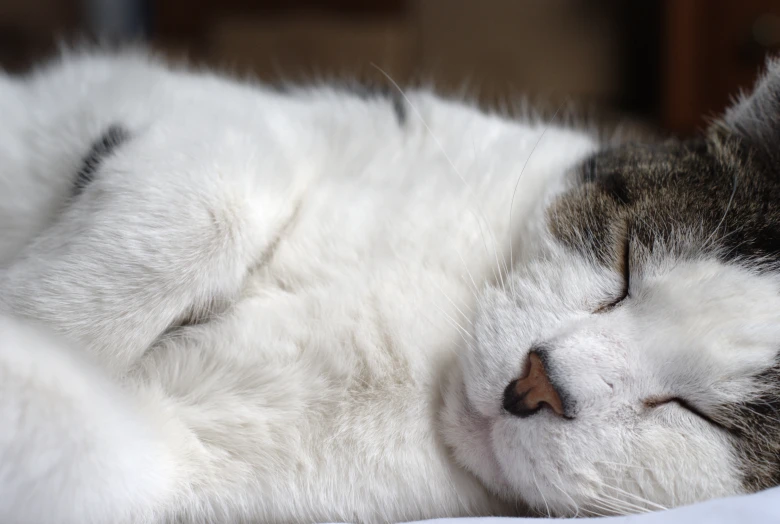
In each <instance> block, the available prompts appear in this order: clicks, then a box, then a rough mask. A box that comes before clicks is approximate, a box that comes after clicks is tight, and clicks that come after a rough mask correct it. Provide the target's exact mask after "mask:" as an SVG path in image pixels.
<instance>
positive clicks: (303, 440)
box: [0, 54, 778, 523]
mask: <svg viewBox="0 0 780 524" xmlns="http://www.w3.org/2000/svg"><path fill="white" fill-rule="evenodd" d="M405 96H408V105H407V113H408V115H407V121H406V122H405V123H403V124H399V122H398V121H397V119H396V117H395V115H394V114H393V110H392V105H391V103H390V102H389V101H388V100H387V99H384V98H381V97H377V98H368V99H361V98H359V97H354V96H351V95H348V94H345V93H343V92H339V91H338V90H335V89H332V88H328V87H322V88H318V89H313V90H302V91H300V92H297V93H294V94H280V93H277V92H274V91H271V90H268V89H265V88H262V87H258V86H250V85H242V84H238V83H235V82H232V81H229V80H225V79H222V78H219V77H217V76H214V75H211V74H208V73H191V72H187V71H183V70H175V69H168V68H166V67H163V66H161V65H158V64H156V63H154V62H153V61H150V60H149V59H148V58H145V57H143V56H140V55H135V54H124V55H117V56H102V55H76V56H70V57H66V58H65V59H63V60H62V61H61V62H58V63H56V64H53V65H51V66H48V67H46V68H43V69H41V70H40V71H38V72H36V73H34V74H32V75H30V76H28V77H24V78H10V77H0V113H1V114H2V115H3V119H2V124H0V138H2V139H1V140H0V304H1V305H2V308H3V309H4V310H5V311H6V314H7V315H9V317H8V318H5V319H2V320H0V322H2V324H0V329H2V333H0V373H2V374H3V375H2V381H1V382H0V388H2V389H1V391H2V393H3V394H2V395H0V421H2V430H0V521H2V522H7V523H16V522H18V523H23V522H54V521H57V522H83V523H88V522H95V523H99V522H107V521H114V522H121V521H123V519H124V521H128V522H165V521H168V520H171V519H179V520H177V521H186V522H243V521H260V522H289V521H295V522H312V521H336V520H345V521H361V522H382V521H398V520H404V519H409V520H411V519H419V518H426V517H443V516H459V515H469V514H481V515H484V514H496V513H498V514H508V513H511V512H513V511H515V508H516V507H517V506H516V503H517V501H518V499H521V500H526V501H527V502H528V503H529V504H530V505H532V506H533V507H535V508H537V509H543V508H544V507H545V506H550V509H551V510H555V511H556V512H561V513H568V512H571V511H572V508H573V507H574V505H576V506H579V505H582V504H586V503H587V501H588V500H589V499H588V497H589V496H592V495H593V494H594V493H602V492H600V491H599V490H600V489H602V488H599V486H598V485H597V482H610V483H613V484H615V485H616V486H617V487H620V488H621V489H623V490H626V491H630V492H641V493H652V494H654V496H656V495H657V498H658V500H661V501H662V503H663V504H674V503H680V502H686V501H689V500H695V499H698V498H702V497H704V496H711V495H713V494H715V495H717V494H719V493H726V492H734V491H737V490H738V486H737V480H736V474H735V473H734V465H733V464H732V463H731V462H729V456H730V455H729V453H728V452H727V451H728V450H726V445H725V443H723V442H721V441H720V440H719V439H718V437H717V435H715V434H713V432H712V430H711V429H710V428H706V427H704V426H702V424H701V423H700V422H699V421H696V420H691V419H690V418H689V417H687V416H686V415H684V414H680V413H676V412H674V407H672V406H668V407H665V408H663V410H662V409H660V408H659V411H658V412H657V413H653V414H646V413H639V412H637V411H636V409H634V408H632V407H631V406H633V404H632V403H635V402H636V401H638V400H639V399H640V397H641V396H642V395H644V394H655V393H658V390H659V389H663V387H664V386H665V385H667V383H668V381H671V380H676V379H674V378H673V375H674V373H683V370H685V369H688V368H690V370H691V371H686V372H685V373H701V374H703V375H704V374H705V373H706V372H708V371H709V370H710V369H711V368H712V367H714V366H724V369H726V367H729V366H736V365H743V366H750V365H751V363H754V364H756V365H760V364H762V363H765V359H766V358H767V348H766V344H767V341H768V340H777V338H778V337H777V335H778V333H777V332H776V331H777V326H776V325H773V326H772V327H773V329H768V328H766V326H765V324H763V323H762V321H761V320H754V323H752V324H749V326H752V327H744V328H740V326H744V325H745V324H744V322H743V321H744V320H746V319H758V318H760V316H759V317H757V316H755V315H760V311H758V310H757V309H756V308H758V306H757V305H755V304H754V303H751V302H750V301H749V300H748V299H747V298H746V299H745V300H742V301H740V300H730V299H729V300H727V299H725V298H724V297H726V296H731V295H733V294H734V293H736V292H737V291H740V290H746V291H747V292H748V293H749V294H748V295H747V296H750V297H754V298H753V299H752V300H756V299H755V297H756V296H761V297H763V299H764V300H766V301H772V300H773V301H775V302H777V300H778V299H777V293H774V294H772V292H770V291H761V290H762V289H765V288H766V286H774V287H773V288H772V289H776V287H777V282H776V281H774V280H771V279H769V277H762V276H757V275H754V274H751V273H749V272H748V271H746V270H740V269H738V268H729V267H724V266H721V265H718V264H716V263H714V262H708V261H701V262H700V263H699V264H698V265H697V264H693V265H689V266H680V267H676V268H674V269H673V270H671V271H669V272H664V271H661V269H660V268H659V271H658V274H657V275H653V274H649V273H648V274H647V275H645V276H644V277H642V280H641V281H639V283H638V284H637V285H638V286H640V287H639V288H637V292H641V291H640V290H642V289H646V290H647V291H646V293H647V295H648V299H647V302H645V303H643V304H642V305H641V306H640V305H637V306H636V307H632V306H631V305H629V304H627V305H626V306H625V307H621V308H619V309H616V310H615V311H614V312H612V313H610V314H608V315H604V316H602V317H600V318H592V316H589V315H588V314H586V313H585V307H584V306H585V305H586V304H588V303H589V301H591V302H593V301H597V300H598V297H599V296H601V295H603V293H604V290H605V289H608V288H609V287H610V286H612V285H617V284H616V283H615V280H616V277H615V276H613V275H609V274H606V273H605V272H604V271H603V270H600V269H596V268H595V267H594V266H592V265H590V264H588V263H587V261H586V262H583V261H581V260H577V259H574V258H573V255H571V254H566V253H563V252H561V251H560V248H557V247H556V246H555V245H554V244H553V243H552V241H551V240H550V239H549V238H548V236H547V235H548V233H546V232H545V228H543V227H542V224H543V221H542V218H541V217H542V216H543V215H542V213H543V211H544V203H545V202H547V201H548V200H549V198H550V197H551V196H552V195H554V194H556V193H557V192H559V191H560V190H561V189H562V188H563V181H564V179H565V175H566V174H567V172H568V170H569V169H570V168H571V166H573V165H574V164H575V163H576V162H577V161H579V160H580V159H582V158H583V157H584V156H585V155H587V154H588V153H590V152H592V151H594V150H595V148H596V147H597V146H596V143H595V141H594V140H593V139H592V138H591V137H589V136H588V135H586V134H584V133H580V132H574V131H571V130H567V129H563V128H559V127H556V126H549V127H548V126H546V125H545V124H544V123H518V122H513V121H510V120H508V119H505V118H502V117H500V116H495V115H486V114H484V113H482V112H479V111H478V110H476V109H474V108H472V107H470V106H468V105H466V104H462V103H455V102H448V101H445V100H442V99H439V98H437V97H435V96H434V95H432V94H430V93H428V92H426V91H412V92H408V93H406V95H405ZM112 124H120V125H122V126H123V127H125V128H126V129H127V130H128V131H129V133H130V139H129V140H128V141H127V142H126V143H125V144H123V145H122V146H121V147H119V148H118V149H117V150H116V151H115V152H114V153H113V154H112V155H110V156H109V157H107V158H106V159H105V160H104V162H103V163H102V164H101V166H100V169H99V171H98V173H97V175H96V178H95V180H94V181H93V182H92V183H91V184H90V185H89V186H87V188H86V189H85V191H84V192H83V194H81V195H79V196H78V197H77V198H75V199H72V200H71V199H70V197H69V195H70V191H71V189H72V186H73V180H74V176H75V173H76V171H77V170H78V168H79V165H80V162H81V161H82V158H83V155H84V154H85V153H86V151H87V150H88V149H89V147H90V144H91V143H92V141H94V140H95V139H96V138H97V137H99V136H100V134H101V133H102V132H104V131H105V129H106V128H107V127H108V126H110V125H112ZM545 130H546V131H545ZM543 131H544V137H543V139H541V140H540V137H541V136H542V133H543ZM532 153H533V156H531V154H532ZM529 157H530V160H529ZM526 162H527V166H526ZM521 172H522V177H520V174H521ZM519 177H520V178H519ZM518 179H519V185H518V188H517V191H516V194H514V192H513V190H514V187H515V183H516V182H517V181H518ZM513 197H514V207H513V211H512V214H511V217H512V220H511V222H512V223H511V224H510V220H509V218H510V203H511V202H512V199H513ZM510 237H511V239H512V242H511V246H512V248H513V250H514V251H513V252H512V253H510ZM540 253H542V254H543V255H540ZM532 254H533V256H531V255H532ZM537 256H538V257H539V258H535V257H537ZM510 259H511V260H513V261H515V262H517V264H516V265H517V266H518V267H519V268H520V269H519V270H518V271H517V272H515V273H514V274H513V275H512V276H511V277H509V276H507V275H506V274H500V273H501V272H504V270H505V266H504V264H507V263H508V261H509V260H510ZM686 272H687V273H686ZM691 273H693V274H694V275H699V276H698V277H697V278H693V279H691V278H690V274H691ZM653 279H656V280H655V281H654V280H653ZM641 286H646V287H641ZM683 286H687V287H685V288H684V287H683ZM762 286H764V287H762ZM485 289H486V291H484V292H483V290H485ZM681 292H685V293H686V295H685V297H684V299H685V300H698V302H704V303H707V304H711V309H710V310H707V309H701V308H699V309H696V308H691V310H690V311H689V310H688V309H685V308H684V307H683V309H682V311H679V312H676V313H675V314H674V316H672V317H669V316H664V315H668V313H664V312H668V311H670V309H669V304H672V303H676V302H675V301H674V299H673V295H674V294H675V293H681ZM480 296H481V298H479V297H480ZM698 302H697V303H698ZM683 303H684V302H683ZM518 304H522V306H520V305H518ZM675 311H677V310H675ZM475 312H476V313H475ZM189 313H194V314H195V316H199V317H203V318H205V319H206V320H207V321H206V322H205V323H203V324H200V325H193V326H187V327H184V328H178V329H173V330H171V329H170V328H171V326H174V325H175V324H176V323H177V322H178V321H179V320H180V319H181V318H183V317H185V316H187V315H188V314H189ZM10 317H14V318H18V317H24V318H27V319H28V322H35V323H39V324H42V325H45V326H47V328H48V329H51V330H54V331H56V332H57V333H59V335H60V336H61V337H62V339H63V340H68V341H69V342H68V344H69V345H70V346H71V347H75V348H76V349H77V352H76V353H73V352H72V351H70V350H68V349H66V348H67V347H68V346H67V345H65V344H64V343H63V344H62V345H56V346H55V345H54V344H53V343H52V342H50V341H49V340H48V339H45V340H44V341H41V342H39V341H38V338H37V337H38V336H39V335H32V334H29V333H28V330H27V328H25V327H23V326H22V325H21V324H20V323H19V321H18V320H12V319H11V318H10ZM613 320H614V322H613ZM670 320H671V321H670ZM472 322H474V324H473V325H472ZM713 323H714V325H713ZM727 323H728V327H729V329H727V326H726V324H727ZM491 326H492V327H491ZM692 327H693V328H694V329H695V330H697V332H701V333H705V334H706V335H707V336H709V337H713V340H717V343H715V344H710V345H706V344H705V342H706V340H702V339H701V338H699V339H697V340H696V343H697V344H699V345H700V347H702V348H703V347H705V346H706V349H704V351H708V350H709V349H710V348H711V347H716V348H719V349H718V350H717V351H715V352H713V353H712V354H711V355H710V354H709V353H708V354H707V355H708V356H707V357H706V358H702V359H694V358H693V357H690V356H688V357H686V356H685V355H691V354H692V353H691V352H693V351H694V350H695V348H694V347H693V345H692V344H687V342H689V341H688V339H687V338H686V337H689V336H690V332H691V328H692ZM731 327H734V329H731ZM648 329H650V331H651V332H652V333H654V335H653V337H641V336H640V335H639V334H640V333H643V332H646V330H648ZM719 329H720V330H721V331H719ZM720 332H724V333H728V334H729V337H732V338H731V339H729V338H725V337H721V336H720V335H719V333H720ZM541 338H545V339H550V338H554V339H555V340H556V341H558V345H559V349H557V350H556V351H558V352H559V354H560V355H565V356H566V357H567V358H570V360H568V361H567V363H566V364H565V365H566V366H567V368H566V369H567V371H568V372H569V373H568V375H567V377H566V378H565V380H566V381H567V383H568V384H569V386H568V387H569V388H570V389H571V390H572V391H576V392H577V394H578V395H581V398H582V399H583V401H582V409H583V415H587V416H583V417H582V418H578V419H577V420H576V421H573V423H572V424H571V425H570V426H568V427H564V426H563V425H562V423H561V421H558V420H553V419H551V418H550V417H549V416H548V415H547V414H544V413H542V414H539V415H538V416H536V417H534V418H533V419H529V420H516V419H513V418H508V417H506V416H501V414H500V413H499V412H498V411H497V410H498V409H500V405H501V400H500V396H501V392H502V391H503V389H504V387H505V386H506V384H507V383H508V382H509V381H510V380H511V379H512V378H513V377H514V376H515V375H516V374H517V372H518V371H519V366H521V362H522V360H523V356H524V355H525V354H527V351H528V349H529V347H530V344H532V343H534V342H535V341H538V340H540V339H541ZM672 343H674V344H676V345H677V346H681V345H682V346H684V347H685V349H686V351H687V352H683V354H682V356H680V355H678V354H674V355H669V354H667V353H666V352H665V351H664V350H657V348H671V344H672ZM686 344H687V345H686ZM737 344H739V345H742V346H746V347H748V349H747V350H746V351H747V354H748V355H749V358H739V359H738V358H735V357H734V355H733V346H734V345H737ZM679 359H682V360H679ZM82 360H84V361H85V362H82ZM87 360H88V361H91V363H87V362H86V361H87ZM672 361H674V362H675V363H676V365H672V363H671V362H672ZM562 365H563V364H562ZM729 369H730V368H729ZM685 373H683V374H685ZM686 376H687V375H686ZM681 380H683V381H685V377H682V379H681ZM605 381H607V382H609V383H610V384H612V386H613V389H610V388H608V387H607V386H606V385H605ZM740 387H742V386H741V385H740V384H739V383H738V381H737V382H735V384H733V389H732V390H728V389H727V388H726V389H723V390H722V391H721V390H718V391H709V390H707V391H704V390H702V391H697V392H692V394H701V395H702V398H703V399H706V395H716V394H718V395H721V394H722V395H739V393H740V390H739V388H740ZM53 406H58V408H57V409H56V410H53ZM659 417H663V418H665V420H667V423H665V424H660V423H655V422H654V421H655V420H657V419H658V418H659ZM675 425H685V427H686V428H689V429H690V431H691V434H692V435H693V437H692V439H691V440H690V441H686V442H680V441H677V440H675V435H677V434H678V433H675V431H673V430H671V429H668V428H669V427H672V428H673V427H675ZM639 429H642V431H639ZM669 446H677V448H672V449H679V451H680V452H669V449H670V448H669ZM49 456H53V457H58V459H57V461H56V462H55V465H54V466H52V461H51V460H49V459H47V458H46V457H49ZM681 457H684V460H690V461H691V465H692V468H693V467H694V466H695V467H696V468H697V469H695V470H694V469H691V472H690V476H689V478H684V479H679V481H678V480H676V479H672V478H654V479H650V478H647V477H646V476H643V474H642V470H637V472H636V473H635V474H634V473H632V472H633V470H631V469H628V470H626V468H621V467H617V468H616V469H615V470H613V471H619V472H620V474H621V478H619V479H617V480H614V479H612V480H610V479H609V478H608V473H609V471H610V470H609V466H606V465H605V466H603V467H602V466H599V464H600V463H599V462H598V461H602V460H603V461H607V460H609V461H611V462H616V463H621V462H622V463H625V462H631V463H632V467H633V466H634V465H635V466H637V467H651V466H652V467H657V468H658V471H660V474H661V475H663V472H664V471H667V470H669V468H668V465H669V464H667V463H665V462H664V460H666V461H667V462H668V461H672V460H681ZM461 466H465V467H466V469H462V467H461ZM664 468H667V469H664ZM626 471H628V472H629V473H630V476H627V475H628V474H627V473H626ZM724 471H725V472H726V476H727V477H728V478H733V479H734V483H733V485H732V484H729V485H720V484H719V485H712V483H711V482H708V480H707V479H708V474H710V473H714V475H713V478H724V476H723V472H724ZM575 473H577V474H579V475H580V476H579V477H576V478H575V476H574V474H575ZM472 474H475V475H476V477H475V476H472ZM693 478H695V479H697V480H696V482H698V484H695V483H694V484H695V485H696V486H698V487H697V489H696V490H694V491H690V492H687V491H686V492H682V491H681V490H680V489H678V488H677V487H676V486H677V485H678V484H676V482H679V486H683V487H687V486H690V485H691V480H692V479H693ZM667 481H668V482H667ZM486 488H487V489H486ZM661 490H666V491H664V492H663V493H661ZM20 494H21V495H20ZM612 495H615V496H619V495H616V494H615V493H612ZM626 500H630V501H632V502H633V503H635V504H637V505H641V506H644V505H645V504H644V503H642V502H637V501H636V500H633V499H631V498H628V499H626ZM71 501H72V503H70V502H71ZM624 509H625V508H624ZM109 515H110V517H107V516H109Z"/></svg>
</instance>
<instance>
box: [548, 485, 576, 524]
mask: <svg viewBox="0 0 780 524" xmlns="http://www.w3.org/2000/svg"><path fill="white" fill-rule="evenodd" d="M559 478H560V474H559ZM550 484H552V485H553V487H554V488H555V489H557V490H558V491H560V492H561V493H563V494H564V495H565V496H566V497H567V498H568V499H569V500H570V501H571V503H572V505H573V506H574V510H575V513H574V516H573V517H572V518H575V519H576V518H577V517H579V515H580V506H579V505H578V504H577V502H576V501H575V500H574V499H573V498H572V496H571V495H569V494H568V493H566V491H565V490H564V489H563V488H561V487H560V486H559V485H558V484H556V483H555V482H553V481H552V480H551V481H550Z"/></svg>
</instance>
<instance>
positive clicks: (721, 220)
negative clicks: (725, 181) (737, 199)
mask: <svg viewBox="0 0 780 524" xmlns="http://www.w3.org/2000/svg"><path fill="white" fill-rule="evenodd" d="M736 194H737V172H736V171H734V187H733V189H732V190H731V197H730V198H729V202H728V204H726V211H725V212H724V213H723V216H722V217H721V219H720V222H718V225H717V226H715V229H714V230H713V231H712V233H711V234H710V236H709V237H707V240H705V241H704V245H705V247H706V246H708V245H709V243H710V240H711V239H713V237H714V236H715V234H716V233H717V232H718V229H720V226H721V225H723V221H724V220H726V215H728V214H729V210H730V209H731V204H732V203H733V202H734V195H736Z"/></svg>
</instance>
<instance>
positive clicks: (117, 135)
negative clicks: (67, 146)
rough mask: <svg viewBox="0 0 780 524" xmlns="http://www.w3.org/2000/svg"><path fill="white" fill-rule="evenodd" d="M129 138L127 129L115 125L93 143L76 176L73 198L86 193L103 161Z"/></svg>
mask: <svg viewBox="0 0 780 524" xmlns="http://www.w3.org/2000/svg"><path fill="white" fill-rule="evenodd" d="M129 138H130V132H129V131H128V130H127V129H125V128H124V127H122V126H121V125H118V124H113V125H111V126H109V128H108V129H106V131H105V132H104V133H103V134H102V135H100V138H98V139H97V140H95V141H94V142H93V143H92V146H91V147H90V149H89V152H88V153H87V154H86V156H85V157H84V160H83V161H82V164H81V169H79V171H78V173H77V174H76V181H75V183H74V184H73V192H72V196H74V197H76V196H78V195H79V194H81V193H82V191H84V188H86V187H87V186H88V185H89V183H90V182H92V180H93V179H94V178H95V173H96V172H97V170H98V168H99V167H100V165H101V164H102V163H103V160H105V158H106V157H108V156H110V155H111V154H112V153H113V152H114V151H116V148H117V147H119V146H120V145H122V144H123V143H124V142H126V141H127V139H129Z"/></svg>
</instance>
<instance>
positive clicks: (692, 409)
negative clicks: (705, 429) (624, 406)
mask: <svg viewBox="0 0 780 524" xmlns="http://www.w3.org/2000/svg"><path fill="white" fill-rule="evenodd" d="M665 404H677V405H678V406H679V407H681V408H683V409H684V410H686V411H688V412H689V413H692V414H694V415H696V416H697V417H699V418H700V419H702V420H704V421H705V422H707V423H708V424H711V425H713V426H715V427H716V428H719V429H722V430H724V431H728V432H729V433H734V429H733V428H730V427H727V426H724V425H723V424H721V423H720V422H718V421H716V420H715V419H713V418H712V417H710V416H709V415H707V414H706V413H705V412H704V411H702V410H700V409H699V408H697V407H696V406H695V405H693V404H691V403H690V402H688V401H687V400H685V399H684V398H680V397H661V398H649V399H647V400H645V401H644V405H645V407H648V408H657V407H660V406H663V405H665Z"/></svg>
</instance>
